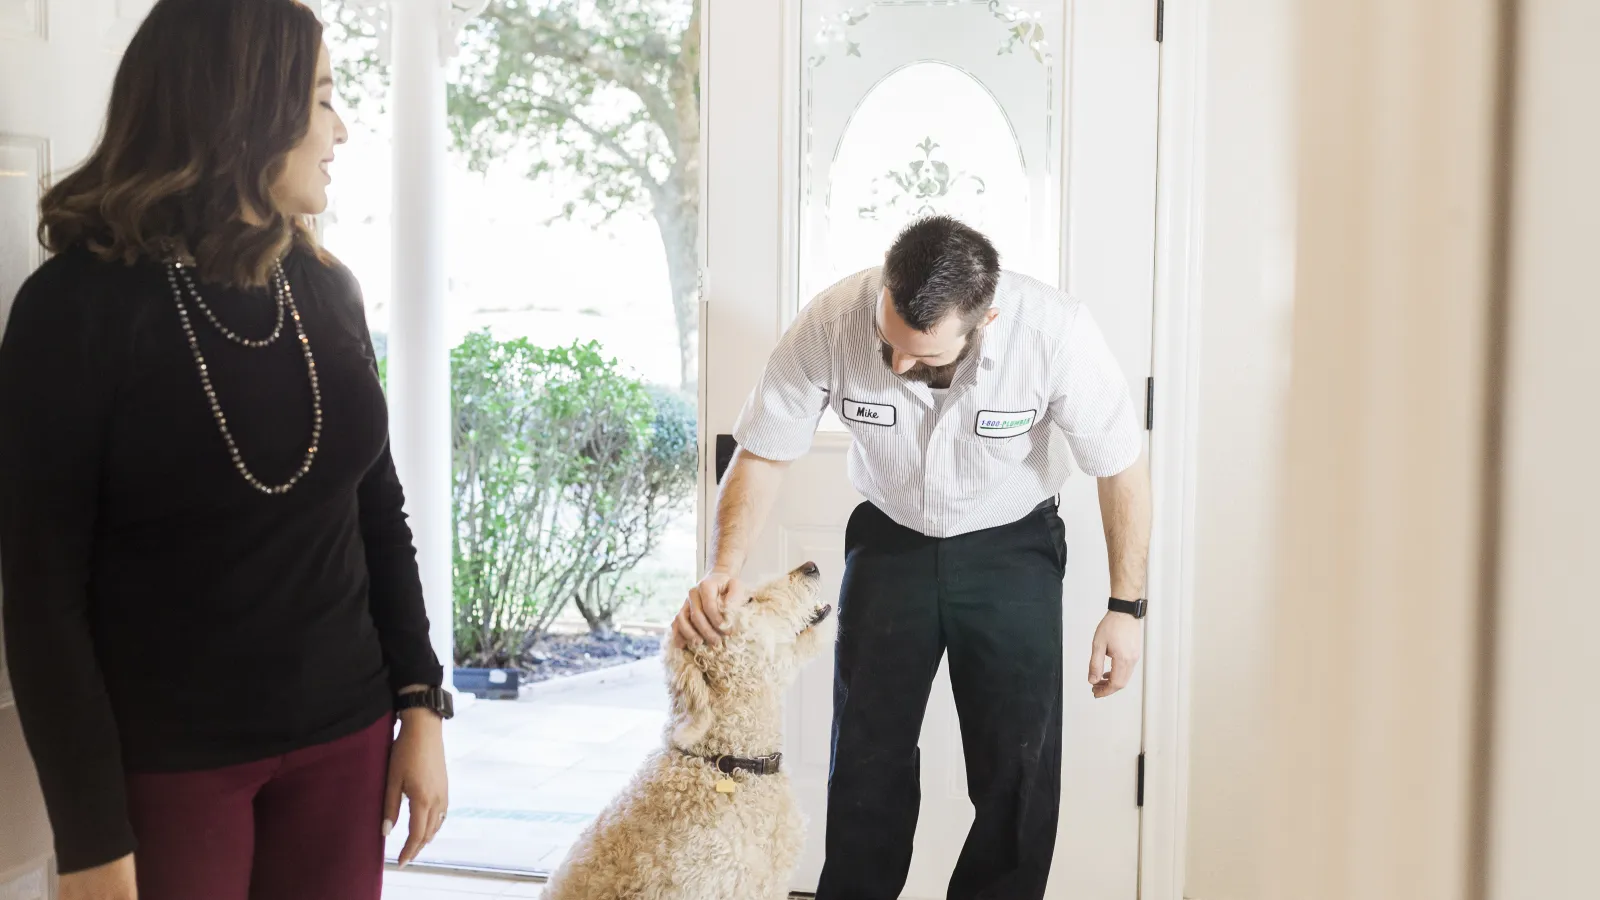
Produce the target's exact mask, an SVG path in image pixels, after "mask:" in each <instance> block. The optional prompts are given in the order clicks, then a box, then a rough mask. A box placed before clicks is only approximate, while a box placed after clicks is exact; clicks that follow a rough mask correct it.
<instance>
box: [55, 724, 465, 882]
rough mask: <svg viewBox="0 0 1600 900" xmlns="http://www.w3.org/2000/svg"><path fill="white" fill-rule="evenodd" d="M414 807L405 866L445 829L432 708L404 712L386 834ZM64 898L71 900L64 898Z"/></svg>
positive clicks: (440, 751)
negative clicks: (405, 806)
mask: <svg viewBox="0 0 1600 900" xmlns="http://www.w3.org/2000/svg"><path fill="white" fill-rule="evenodd" d="M401 796H404V797H405V798H406V801H407V802H408V803H409V804H410V806H411V826H410V831H409V832H408V836H407V837H406V845H405V848H404V849H402V850H401V851H400V865H402V866H403V865H405V864H407V863H409V862H411V861H412V860H414V859H416V858H417V854H419V853H421V852H422V848H423V847H426V846H428V844H429V843H430V842H432V841H433V838H434V835H436V834H438V833H439V828H440V827H441V826H443V825H444V815H445V810H446V809H448V808H449V806H450V777H449V774H448V773H447V772H446V771H445V764H444V720H443V719H441V718H439V716H438V714H437V713H434V712H433V711H432V710H427V709H408V710H406V711H404V712H402V713H401V714H400V737H399V738H398V739H397V740H396V741H395V742H394V749H393V750H391V751H390V753H389V789H388V790H387V791H386V792H385V793H384V800H383V836H384V837H388V836H389V832H390V831H392V830H393V829H394V825H395V823H396V822H397V821H399V819H400V798H401ZM62 900H67V898H65V897H63V898H62Z"/></svg>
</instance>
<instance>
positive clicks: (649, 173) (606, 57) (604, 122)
mask: <svg viewBox="0 0 1600 900" xmlns="http://www.w3.org/2000/svg"><path fill="white" fill-rule="evenodd" d="M328 8H329V14H330V15H329V19H330V26H329V27H330V38H331V39H333V40H334V41H336V42H338V43H340V44H342V45H344V46H345V47H346V48H349V47H352V46H355V47H361V48H364V50H365V52H363V53H358V54H354V55H351V54H349V53H345V54H341V56H342V59H341V61H340V63H339V67H340V69H341V70H342V73H343V75H344V76H345V77H344V78H343V79H342V80H343V82H344V88H343V90H344V93H345V99H346V100H347V101H348V102H349V103H351V104H352V105H355V106H357V107H361V106H371V105H373V104H374V103H377V104H381V102H382V96H383V92H384V88H385V85H386V78H387V74H386V72H385V71H384V69H383V67H382V66H381V65H380V63H379V62H378V60H377V58H376V46H377V41H376V29H377V24H376V21H375V19H374V18H373V15H372V13H371V11H370V9H369V8H368V7H366V6H364V5H363V4H360V3H356V2H351V0H335V2H333V3H330V4H328ZM455 64H456V67H457V69H456V71H455V73H454V77H453V78H452V81H451V84H450V87H449V91H448V111H449V123H450V132H451V135H452V138H453V140H454V142H455V146H456V148H457V150H459V151H460V152H461V153H462V154H463V155H464V156H465V158H466V161H467V164H468V165H469V166H471V167H472V168H473V169H474V170H477V171H485V170H487V169H488V168H490V167H491V166H493V165H496V164H497V163H499V162H500V161H501V160H506V159H517V158H531V159H533V160H534V162H533V163H532V165H531V167H530V169H529V171H528V175H529V177H532V178H539V177H541V176H543V175H546V174H549V173H553V172H558V171H559V172H564V173H566V174H567V175H570V176H575V177H576V183H577V184H578V185H580V188H579V190H578V192H577V195H576V196H573V197H570V198H567V200H566V203H565V215H567V216H568V217H572V218H579V219H581V218H583V217H592V218H593V219H594V220H595V221H596V222H597V223H598V222H602V221H605V220H608V219H610V218H611V217H613V216H615V215H617V214H618V213H620V212H623V211H624V210H638V209H645V210H648V212H649V213H650V215H651V217H652V218H653V219H654V220H655V224H656V228H657V230H658V231H659V232H660V235H661V243H662V246H663V248H664V249H665V251H666V260H667V272H668V277H669V279H670V282H671V284H670V287H671V296H672V306H673V312H674V314H675V318H676V322H677V331H678V334H677V337H678V352H679V380H680V384H679V386H680V388H682V389H683V390H685V391H690V390H692V388H693V385H694V381H695V373H696V370H697V366H696V352H697V351H696V349H695V331H696V319H697V305H696V304H697V281H698V268H699V249H698V247H699V244H698V242H699V235H700V225H699V221H700V220H699V216H700V174H699V165H700V0H493V2H491V3H490V4H489V6H488V8H487V9H486V10H485V11H484V12H483V14H482V15H481V16H479V17H478V18H477V19H475V20H473V21H472V22H471V23H470V24H469V25H468V26H467V30H466V32H465V34H464V35H463V36H462V51H461V54H460V56H459V57H458V58H457V60H456V63H455Z"/></svg>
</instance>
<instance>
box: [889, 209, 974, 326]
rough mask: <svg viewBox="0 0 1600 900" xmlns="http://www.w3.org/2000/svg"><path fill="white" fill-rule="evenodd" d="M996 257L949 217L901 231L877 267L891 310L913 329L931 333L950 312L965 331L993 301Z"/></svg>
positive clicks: (970, 230)
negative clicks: (962, 324)
mask: <svg viewBox="0 0 1600 900" xmlns="http://www.w3.org/2000/svg"><path fill="white" fill-rule="evenodd" d="M999 284H1000V254H999V253H997V252H995V249H994V245H993V244H991V243H989V239H988V238H986V237H984V236H983V235H982V234H980V233H978V231H977V230H975V229H973V228H970V227H968V226H966V225H963V224H961V223H960V222H959V221H957V220H955V219H952V218H950V217H949V216H929V217H927V218H925V219H918V220H917V221H915V222H912V223H911V224H910V225H907V226H906V227H905V230H903V231H901V232H900V236H899V237H897V238H895V241H894V246H892V247H890V248H889V254H888V256H887V257H885V258H884V263H883V286H884V287H886V288H888V289H889V295H890V296H891V297H892V298H893V299H894V309H895V312H897V313H899V314H900V318H902V319H904V320H905V322H906V324H907V325H910V326H911V327H912V328H915V329H917V330H918V331H931V330H932V329H933V328H934V327H935V326H937V325H938V324H939V323H940V322H943V321H944V320H945V319H946V318H947V317H948V316H949V315H950V313H952V312H956V313H959V314H960V315H961V318H962V319H963V320H965V321H966V322H967V324H968V326H969V327H970V326H971V325H973V324H976V323H977V321H978V319H979V318H981V317H982V316H983V313H984V312H985V311H987V310H988V309H989V304H991V303H993V302H994V292H995V289H996V288H997V287H998V286H999Z"/></svg>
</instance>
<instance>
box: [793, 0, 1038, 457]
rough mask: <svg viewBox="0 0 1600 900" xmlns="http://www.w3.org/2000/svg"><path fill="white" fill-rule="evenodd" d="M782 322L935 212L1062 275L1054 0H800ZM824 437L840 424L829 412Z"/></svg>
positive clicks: (1008, 258)
mask: <svg viewBox="0 0 1600 900" xmlns="http://www.w3.org/2000/svg"><path fill="white" fill-rule="evenodd" d="M800 14H801V17H802V24H803V34H804V40H803V46H802V52H801V60H802V72H801V86H800V104H801V108H800V139H801V142H802V145H801V148H800V203H799V218H800V222H799V228H798V234H799V236H800V240H799V247H798V254H799V258H798V265H797V267H796V271H797V273H798V277H797V279H796V290H795V296H794V298H793V301H794V302H793V304H792V307H791V309H792V312H793V313H798V312H799V309H800V308H801V307H802V306H804V305H805V304H806V303H809V302H810V301H811V299H812V298H813V297H815V296H816V295H817V293H818V292H820V291H822V290H824V289H826V288H827V287H828V286H829V285H831V284H833V283H834V282H836V281H838V280H839V279H840V278H843V277H844V276H846V275H849V274H850V273H852V272H857V271H860V270H861V269H865V268H868V267H871V266H874V265H878V264H879V263H881V262H882V261H883V253H884V251H885V250H887V249H888V247H889V245H890V244H891V243H892V242H893V240H894V237H895V235H896V234H897V233H898V232H899V231H900V229H901V228H903V227H904V226H905V225H906V224H908V223H909V222H911V221H912V220H913V219H916V218H919V217H922V216H926V215H931V214H936V213H937V214H944V215H952V216H955V217H957V218H959V219H961V220H962V221H964V222H966V223H967V224H969V225H971V226H973V227H974V228H977V229H979V230H980V231H982V232H984V233H985V234H986V235H988V236H989V238H990V239H991V240H993V241H994V242H995V246H996V247H997V248H998V249H999V251H1000V256H1001V264H1002V265H1003V266H1005V267H1006V268H1007V269H1011V270H1013V271H1017V272H1021V273H1023V274H1027V275H1031V276H1033V277H1035V278H1038V279H1040V280H1041V281H1044V282H1046V283H1049V284H1059V281H1060V276H1061V271H1060V270H1061V249H1060V248H1061V243H1062V241H1061V219H1062V206H1061V202H1062V198H1061V191H1060V186H1061V173H1060V151H1059V146H1060V133H1059V128H1060V125H1059V123H1060V122H1061V121H1062V119H1063V115H1062V111H1061V109H1060V108H1059V105H1060V99H1059V98H1061V97H1062V96H1064V85H1063V84H1062V79H1061V72H1062V69H1063V67H1062V63H1061V60H1060V59H1058V56H1059V52H1060V47H1059V46H1057V44H1058V42H1057V41H1052V40H1051V39H1050V38H1049V36H1053V35H1059V34H1061V30H1062V21H1063V17H1064V15H1065V3H1064V2H1063V0H1031V2H1022V3H1014V4H1013V3H1000V2H993V0H880V2H869V3H864V4H863V3H853V4H852V3H849V2H845V0H804V2H803V3H802V5H801V13H800ZM821 427H823V428H824V429H832V430H838V429H842V428H843V427H844V426H843V424H842V423H840V422H839V421H838V419H837V417H836V416H835V415H834V414H833V413H832V412H831V411H830V412H829V413H828V415H827V416H825V417H824V420H823V423H822V426H821Z"/></svg>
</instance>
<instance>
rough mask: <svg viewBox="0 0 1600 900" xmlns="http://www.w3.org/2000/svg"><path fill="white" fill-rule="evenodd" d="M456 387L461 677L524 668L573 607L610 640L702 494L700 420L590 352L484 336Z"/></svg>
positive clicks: (459, 364) (471, 348)
mask: <svg viewBox="0 0 1600 900" xmlns="http://www.w3.org/2000/svg"><path fill="white" fill-rule="evenodd" d="M385 363H386V361H385ZM382 371H383V372H385V373H386V371H387V369H386V366H385V368H384V369H383V370H382ZM451 381H452V393H453V397H454V402H453V417H454V423H455V434H454V441H453V443H454V454H453V456H454V466H453V468H454V498H453V499H454V504H453V507H454V520H455V521H454V535H455V546H454V576H455V578H454V583H455V623H454V625H455V646H456V662H457V664H458V665H463V666H486V667H517V666H518V665H519V663H520V661H521V660H523V659H524V658H525V657H526V656H527V655H528V653H529V651H530V649H531V648H532V647H533V645H534V644H535V643H536V642H538V640H539V639H540V638H541V637H543V636H544V634H545V633H546V632H547V631H548V629H549V627H550V625H551V623H553V622H554V621H555V620H556V618H557V617H558V616H560V615H561V614H562V613H563V612H564V611H565V610H566V609H567V608H568V604H574V605H575V606H576V608H577V610H578V612H579V613H580V614H581V615H582V616H583V618H584V620H585V621H586V622H587V623H588V624H589V627H590V629H591V631H593V632H594V633H596V634H598V635H601V636H607V635H609V634H610V633H611V630H612V628H613V627H614V625H615V619H616V615H617V613H618V611H619V610H620V609H622V608H623V607H624V606H626V605H627V604H628V603H629V602H633V601H636V600H639V599H641V598H639V597H637V596H635V591H632V590H630V589H628V588H627V587H626V586H625V584H624V579H625V577H626V576H627V575H628V574H629V573H630V572H631V571H633V569H634V568H635V567H637V566H638V565H639V563H640V562H642V561H643V560H644V559H645V558H646V557H648V556H649V555H650V553H651V552H652V551H653V550H655V549H656V547H657V545H658V543H659V541H660V539H661V536H662V534H663V532H664V531H665V529H666V527H667V526H668V525H669V524H671V522H672V521H673V520H674V519H676V518H677V517H678V516H680V515H682V514H683V511H684V508H685V504H686V503H687V502H688V501H689V499H690V498H691V497H692V495H693V492H694V486H695V483H696V482H695V479H696V473H697V468H698V463H699V454H698V447H697V444H696V429H695V414H694V408H693V407H692V406H691V405H690V404H689V403H688V402H687V401H685V400H684V399H683V398H682V396H680V395H679V394H678V393H677V392H675V391H671V390H668V389H664V388H659V387H651V386H646V385H645V384H644V383H643V382H642V381H641V380H639V379H638V378H636V377H634V376H631V375H630V374H628V373H627V372H625V371H624V370H623V369H622V368H621V367H620V366H619V364H618V363H617V361H616V360H615V359H611V358H608V357H606V356H604V355H603V354H602V352H601V348H600V346H599V345H598V344H597V343H595V342H592V341H591V342H586V343H574V344H572V345H570V346H567V347H557V348H544V347H538V346H536V345H534V344H533V343H532V342H530V341H528V340H527V339H516V340H509V341H497V340H495V339H494V338H493V337H492V336H490V334H489V333H488V332H487V331H480V332H475V333H473V334H470V335H468V336H467V338H466V339H465V340H464V341H463V342H462V343H461V345H460V346H458V347H457V348H456V349H455V350H454V351H452V353H451Z"/></svg>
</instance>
